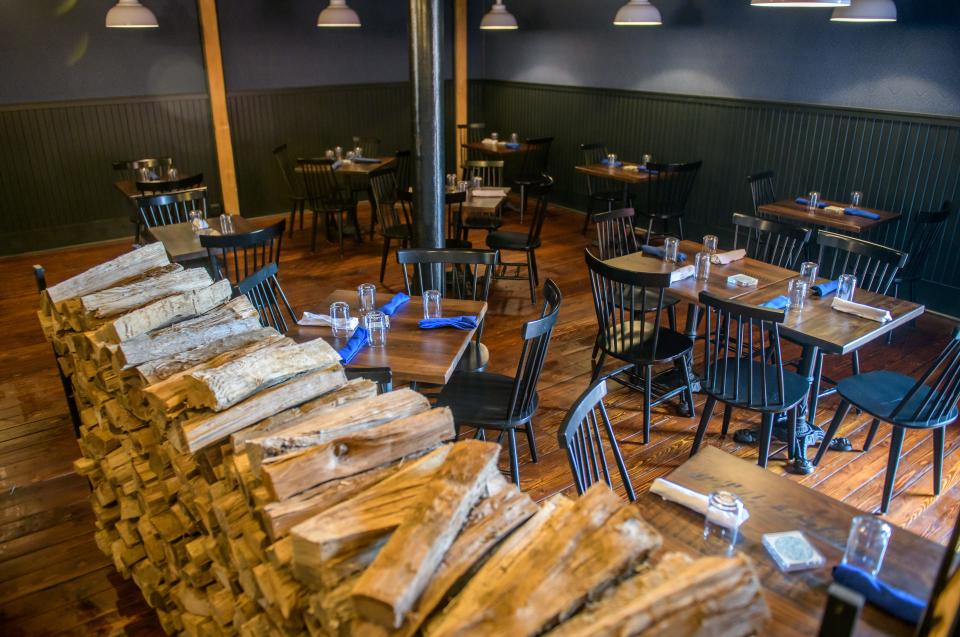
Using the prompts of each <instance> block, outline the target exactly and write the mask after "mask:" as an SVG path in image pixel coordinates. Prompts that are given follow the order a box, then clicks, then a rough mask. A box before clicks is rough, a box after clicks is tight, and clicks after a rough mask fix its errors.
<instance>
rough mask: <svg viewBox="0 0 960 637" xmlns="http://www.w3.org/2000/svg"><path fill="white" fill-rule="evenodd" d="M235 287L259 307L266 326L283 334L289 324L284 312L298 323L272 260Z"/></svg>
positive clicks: (262, 320)
mask: <svg viewBox="0 0 960 637" xmlns="http://www.w3.org/2000/svg"><path fill="white" fill-rule="evenodd" d="M281 223H282V222H281ZM281 230H283V229H282V228H281ZM235 289H236V293H237V294H238V295H239V294H243V295H244V296H246V297H247V298H248V299H250V303H251V304H253V307H255V308H257V311H258V312H259V313H260V324H261V325H263V326H264V327H272V328H273V329H275V330H277V331H278V332H280V333H281V334H283V333H285V332H286V331H287V330H288V329H289V326H288V325H287V319H286V318H285V316H284V313H286V316H287V317H289V318H290V320H291V321H292V325H296V324H297V315H296V313H295V312H294V311H293V306H292V305H290V301H288V300H287V295H286V294H284V292H283V288H282V287H280V282H279V281H278V280H277V264H276V263H274V262H271V263H268V264H267V265H265V266H264V267H262V268H260V269H259V270H257V271H256V272H254V273H253V274H251V275H250V276H248V277H247V278H245V279H244V280H243V281H240V283H239V284H237V286H236V288H235Z"/></svg>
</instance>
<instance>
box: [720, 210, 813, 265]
mask: <svg viewBox="0 0 960 637" xmlns="http://www.w3.org/2000/svg"><path fill="white" fill-rule="evenodd" d="M812 236H813V230H811V229H809V228H801V227H800V226H795V225H791V224H786V223H780V222H778V221H771V220H769V219H761V218H759V217H752V216H750V215H745V214H742V213H739V212H735V213H733V249H734V250H736V249H737V248H743V249H744V250H746V251H747V256H748V257H750V258H752V259H756V260H758V261H763V262H764V263H769V264H771V265H775V266H779V267H781V268H786V269H788V270H796V269H797V265H798V262H799V261H800V259H801V258H802V257H803V255H804V254H805V252H806V249H807V244H808V243H809V242H810V237H812Z"/></svg>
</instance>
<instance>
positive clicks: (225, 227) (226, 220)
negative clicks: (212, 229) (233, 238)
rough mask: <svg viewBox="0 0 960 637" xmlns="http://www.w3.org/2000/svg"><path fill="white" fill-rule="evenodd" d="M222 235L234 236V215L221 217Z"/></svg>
mask: <svg viewBox="0 0 960 637" xmlns="http://www.w3.org/2000/svg"><path fill="white" fill-rule="evenodd" d="M220 234H233V215H228V214H227V213H223V214H222V215H220Z"/></svg>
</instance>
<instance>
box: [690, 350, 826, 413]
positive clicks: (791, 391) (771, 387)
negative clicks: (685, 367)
mask: <svg viewBox="0 0 960 637" xmlns="http://www.w3.org/2000/svg"><path fill="white" fill-rule="evenodd" d="M726 360H727V361H729V362H728V363H727V364H726V368H727V369H726V384H725V385H724V384H723V378H722V376H723V374H724V369H723V368H724V361H722V360H721V361H720V362H719V367H718V368H717V370H716V373H717V387H716V390H715V389H714V387H713V374H714V373H715V370H714V369H712V368H711V370H710V374H709V378H703V379H702V380H701V385H702V387H703V391H705V392H706V393H707V394H709V395H711V396H713V397H714V398H716V399H717V400H720V401H723V402H725V403H727V404H728V405H733V406H735V407H742V408H744V409H751V410H753V411H764V412H773V413H780V412H782V411H786V410H788V409H791V408H792V407H794V406H795V405H797V404H798V403H800V402H801V401H802V400H803V399H804V398H806V396H807V391H808V390H809V388H810V385H809V383H808V382H807V379H806V378H804V377H802V376H800V375H798V374H794V373H793V372H788V371H784V372H783V399H782V400H781V399H780V396H779V395H778V394H779V393H780V392H779V390H778V388H777V368H776V367H775V366H773V365H764V366H763V374H764V375H765V376H766V382H767V396H768V404H766V405H764V404H763V389H762V387H763V385H762V382H763V379H762V378H761V372H760V370H761V367H760V365H759V364H758V363H757V362H756V360H754V365H753V366H752V367H753V369H752V373H751V370H750V359H749V358H737V359H733V358H728V359H726ZM738 374H739V376H738ZM738 378H739V392H738V391H737V384H738ZM751 384H752V386H753V400H751V399H750V398H749V392H750V386H751ZM721 389H725V391H723V393H720V391H721ZM738 395H739V399H738Z"/></svg>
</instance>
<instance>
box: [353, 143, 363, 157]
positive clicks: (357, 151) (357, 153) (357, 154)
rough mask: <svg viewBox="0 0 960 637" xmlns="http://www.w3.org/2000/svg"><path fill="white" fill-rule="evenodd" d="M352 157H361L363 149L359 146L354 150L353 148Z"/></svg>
mask: <svg viewBox="0 0 960 637" xmlns="http://www.w3.org/2000/svg"><path fill="white" fill-rule="evenodd" d="M353 156H354V157H363V149H362V148H360V147H359V146H357V147H356V148H354V149H353Z"/></svg>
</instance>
